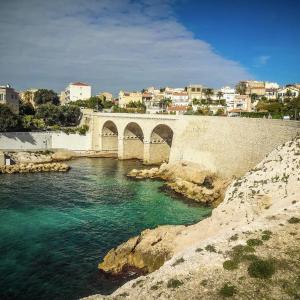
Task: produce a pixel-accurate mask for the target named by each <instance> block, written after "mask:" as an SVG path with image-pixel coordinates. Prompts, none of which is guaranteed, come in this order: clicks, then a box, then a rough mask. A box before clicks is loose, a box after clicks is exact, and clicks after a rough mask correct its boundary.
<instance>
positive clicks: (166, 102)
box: [159, 98, 172, 109]
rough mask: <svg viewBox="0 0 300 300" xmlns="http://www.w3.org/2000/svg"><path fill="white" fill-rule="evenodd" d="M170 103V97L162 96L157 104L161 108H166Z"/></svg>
mask: <svg viewBox="0 0 300 300" xmlns="http://www.w3.org/2000/svg"><path fill="white" fill-rule="evenodd" d="M171 103H172V100H171V99H170V98H164V99H161V100H160V101H159V106H160V107H161V108H163V109H166V108H167V107H169V106H170V104H171Z"/></svg>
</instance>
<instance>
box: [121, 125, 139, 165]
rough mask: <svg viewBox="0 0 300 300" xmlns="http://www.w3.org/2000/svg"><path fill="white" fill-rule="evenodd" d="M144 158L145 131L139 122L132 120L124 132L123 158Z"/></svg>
mask: <svg viewBox="0 0 300 300" xmlns="http://www.w3.org/2000/svg"><path fill="white" fill-rule="evenodd" d="M130 158H137V159H141V160H143V159H144V133H143V130H142V128H141V126H140V125H139V124H138V123H135V122H130V123H128V124H127V125H126V127H125V129H124V134H123V159H130Z"/></svg>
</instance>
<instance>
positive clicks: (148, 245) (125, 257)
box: [99, 226, 185, 274]
mask: <svg viewBox="0 0 300 300" xmlns="http://www.w3.org/2000/svg"><path fill="white" fill-rule="evenodd" d="M184 228H185V226H161V227H158V228H157V229H155V230H149V229H147V230H145V231H143V232H142V233H141V234H140V235H139V236H136V237H133V238H131V239H130V240H128V241H127V242H126V243H124V244H122V245H120V246H119V247H118V248H116V249H112V250H110V251H109V252H108V253H107V255H106V256H105V258H104V260H103V262H101V263H100V264H99V269H101V270H102V271H105V272H108V273H112V274H118V273H121V272H123V271H124V270H125V269H126V268H127V267H134V268H136V269H139V270H141V271H143V272H145V273H149V272H153V271H155V270H157V269H158V268H160V267H161V266H162V265H163V263H164V262H165V261H166V260H168V259H170V258H171V257H172V255H173V254H174V253H173V247H172V244H173V241H174V238H175V237H176V235H178V234H179V233H181V232H182V230H183V229H184Z"/></svg>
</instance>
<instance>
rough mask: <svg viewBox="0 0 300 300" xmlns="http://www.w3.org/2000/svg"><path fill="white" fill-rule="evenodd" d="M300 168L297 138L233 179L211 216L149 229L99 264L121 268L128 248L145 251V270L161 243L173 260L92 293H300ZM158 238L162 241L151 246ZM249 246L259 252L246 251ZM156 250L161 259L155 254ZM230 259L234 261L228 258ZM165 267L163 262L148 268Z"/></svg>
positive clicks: (203, 296) (197, 295) (161, 295)
mask: <svg viewBox="0 0 300 300" xmlns="http://www.w3.org/2000/svg"><path fill="white" fill-rule="evenodd" d="M299 170H300V138H299V137H298V138H296V139H294V140H293V141H290V142H287V143H285V144H284V145H282V146H280V147H277V148H276V149H275V150H274V151H272V152H271V153H270V154H269V155H268V156H267V157H266V158H265V159H263V161H262V162H261V163H259V164H258V165H257V166H256V167H255V168H254V169H253V170H250V171H249V172H247V173H246V174H245V175H244V176H243V177H241V178H239V179H237V180H235V181H234V182H232V183H231V185H230V186H229V188H228V190H227V192H226V194H225V199H224V201H223V202H222V203H221V204H220V205H219V206H218V207H217V208H216V209H214V211H213V214H212V216H211V217H210V218H207V219H205V220H203V221H201V222H199V223H198V224H195V225H192V226H188V227H181V228H180V229H178V227H159V228H157V229H154V230H149V231H145V232H143V234H142V236H141V237H136V238H134V239H131V240H130V241H129V242H125V243H124V244H122V245H121V246H119V247H118V248H117V249H116V250H112V251H111V252H110V253H109V254H108V256H107V257H106V258H105V259H104V263H102V264H101V267H102V268H103V269H105V270H107V271H109V270H112V271H113V270H119V269H121V265H122V264H123V262H125V263H126V264H128V263H131V262H133V263H134V259H133V258H130V259H127V258H126V253H125V252H126V251H127V253H128V249H131V250H134V251H133V252H135V253H137V252H138V253H147V259H144V260H143V263H142V264H140V266H143V268H147V266H146V263H147V261H151V262H152V261H155V257H156V255H159V254H158V253H157V252H156V251H151V250H150V249H151V247H153V246H156V247H157V249H156V250H158V249H159V248H158V246H157V245H158V244H160V248H162V249H164V251H163V252H162V253H167V255H165V256H162V257H165V258H166V259H169V258H170V257H171V256H172V258H171V259H169V260H168V261H167V262H165V263H164V265H163V266H161V267H160V268H159V269H158V270H156V271H155V272H153V273H151V274H149V275H147V276H144V277H140V278H139V279H136V280H134V281H133V282H128V283H126V284H125V285H124V286H123V287H121V288H120V289H118V290H117V291H116V292H114V293H113V294H112V295H111V296H107V297H104V296H101V295H96V296H91V297H89V299H119V298H121V297H122V298H123V297H124V298H126V299H167V298H172V299H220V298H222V297H223V296H224V295H225V296H226V295H228V294H230V295H231V296H233V297H234V298H235V299H254V298H259V299H264V298H270V299H292V298H297V297H299V296H300V293H299V278H298V277H297V276H298V275H299V273H300V263H299V261H300V257H299V253H300V246H299V239H300V236H299V231H300V230H299V229H300V228H299V224H300V200H299V199H300V171H299ZM172 228H173V231H172ZM168 232H173V233H171V234H170V235H168ZM165 236H166V237H167V236H168V239H167V240H166V241H165V240H164V237H165ZM142 241H143V242H142ZM153 241H156V244H155V245H153V246H151V243H152V242H153ZM137 242H138V243H137ZM139 244H140V245H139ZM134 245H137V246H139V248H137V247H134ZM247 247H248V248H247ZM249 247H250V248H249ZM122 249H126V251H125V252H123V251H122ZM250 249H251V253H253V252H254V254H251V253H250V254H251V255H249V253H248V252H245V251H246V250H247V251H248V250H249V251H250ZM131 250H130V251H129V252H130V253H132V251H131ZM137 250H138V251H137ZM243 251H244V252H243ZM121 253H124V255H123V254H121ZM152 253H153V255H154V256H155V257H153V258H150V257H149V255H152ZM139 256H142V255H141V254H139ZM158 257H160V256H158ZM160 259H161V257H160ZM228 260H230V261H231V262H229V263H225V261H228ZM120 261H122V262H121V265H120V263H119V262H120ZM106 262H109V265H106ZM160 265H161V261H160V263H159V264H157V265H155V264H153V265H152V267H151V268H149V269H148V271H151V270H152V269H154V268H156V267H159V266H160ZM261 266H263V267H261ZM265 266H266V267H265ZM229 270H235V271H229ZM274 274H275V275H274ZM264 276H265V277H264ZM264 278H269V280H268V281H264ZM297 278H298V279H297Z"/></svg>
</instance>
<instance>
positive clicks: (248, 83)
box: [237, 80, 266, 97]
mask: <svg viewBox="0 0 300 300" xmlns="http://www.w3.org/2000/svg"><path fill="white" fill-rule="evenodd" d="M237 92H239V93H240V94H242V95H251V94H256V95H257V96H259V97H260V96H264V95H265V93H266V89H265V82H264V81H256V80H242V81H240V82H239V83H238V84H237Z"/></svg>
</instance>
